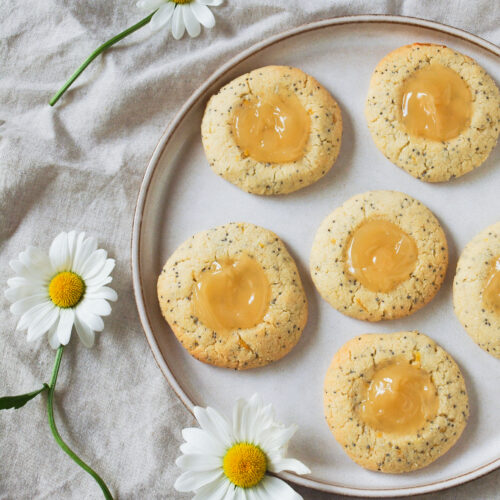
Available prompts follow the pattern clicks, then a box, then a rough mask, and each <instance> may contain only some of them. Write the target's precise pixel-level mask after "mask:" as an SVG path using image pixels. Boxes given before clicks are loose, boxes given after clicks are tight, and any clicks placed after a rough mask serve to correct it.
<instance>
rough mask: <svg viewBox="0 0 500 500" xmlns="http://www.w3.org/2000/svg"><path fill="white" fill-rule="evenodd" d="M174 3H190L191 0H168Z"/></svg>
mask: <svg viewBox="0 0 500 500" xmlns="http://www.w3.org/2000/svg"><path fill="white" fill-rule="evenodd" d="M170 1H171V2H174V3H191V2H192V1H193V0H170Z"/></svg>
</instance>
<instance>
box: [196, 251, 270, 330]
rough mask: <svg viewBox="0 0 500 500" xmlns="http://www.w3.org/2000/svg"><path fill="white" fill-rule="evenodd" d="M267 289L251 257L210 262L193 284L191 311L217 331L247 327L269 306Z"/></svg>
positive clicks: (266, 280)
mask: <svg viewBox="0 0 500 500" xmlns="http://www.w3.org/2000/svg"><path fill="white" fill-rule="evenodd" d="M270 297H271V288H270V285H269V281H268V279H267V276H266V274H265V272H264V270H263V269H262V266H261V265H260V264H259V263H258V262H257V261H256V260H255V259H253V258H252V257H249V256H248V255H241V256H240V257H238V259H236V260H231V259H221V260H219V261H215V262H213V263H212V265H211V267H210V269H208V270H206V271H204V272H203V273H202V275H201V279H200V280H199V281H198V282H197V283H196V285H195V287H194V294H193V312H194V314H195V315H196V316H197V317H198V319H199V320H200V321H201V322H202V323H203V324H204V325H205V326H207V327H208V328H211V329H213V330H215V331H217V332H224V331H228V330H235V329H237V328H251V327H253V326H255V325H257V324H259V323H260V322H261V321H262V319H263V318H264V315H265V314H266V312H267V309H268V307H269V301H270Z"/></svg>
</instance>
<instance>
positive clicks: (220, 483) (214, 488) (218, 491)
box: [193, 477, 232, 500]
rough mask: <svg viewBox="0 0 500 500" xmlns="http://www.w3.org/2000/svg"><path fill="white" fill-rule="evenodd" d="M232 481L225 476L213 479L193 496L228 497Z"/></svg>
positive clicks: (205, 499) (206, 499)
mask: <svg viewBox="0 0 500 500" xmlns="http://www.w3.org/2000/svg"><path fill="white" fill-rule="evenodd" d="M231 487H232V485H231V483H230V482H229V481H228V480H227V479H226V478H225V477H223V478H221V479H219V480H217V481H213V482H212V483H209V484H207V485H205V486H202V487H201V488H200V489H199V490H198V491H197V492H196V495H195V496H194V497H193V500H223V499H225V498H226V493H227V492H228V490H229V488H231Z"/></svg>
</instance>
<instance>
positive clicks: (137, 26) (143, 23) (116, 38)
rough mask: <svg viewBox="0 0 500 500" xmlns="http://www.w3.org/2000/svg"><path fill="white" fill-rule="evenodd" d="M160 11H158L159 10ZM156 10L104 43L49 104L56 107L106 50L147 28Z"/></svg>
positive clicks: (84, 62)
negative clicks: (65, 93)
mask: <svg viewBox="0 0 500 500" xmlns="http://www.w3.org/2000/svg"><path fill="white" fill-rule="evenodd" d="M157 10H158V9H157ZM155 12H156V10H155V11H154V12H151V14H149V16H147V17H145V18H144V19H143V20H142V21H139V22H138V23H137V24H134V25H133V26H131V27H130V28H127V29H126V30H125V31H122V32H121V33H120V34H118V35H116V36H114V37H113V38H111V39H110V40H108V41H107V42H105V43H103V44H102V45H101V46H100V47H98V48H97V49H96V50H94V52H92V54H90V56H89V57H87V59H85V61H83V63H82V65H81V66H80V67H79V68H78V69H77V70H76V71H75V72H74V73H73V74H72V75H71V77H70V78H69V80H68V81H67V82H66V83H65V84H64V85H63V86H62V87H61V88H60V89H59V90H58V91H57V92H56V93H55V94H54V96H53V97H52V99H51V100H50V101H49V104H50V105H51V106H54V104H55V103H56V102H57V101H58V100H59V99H60V97H61V96H62V95H63V94H64V92H66V90H68V89H69V88H70V87H71V85H72V84H73V82H74V81H75V80H76V79H77V78H78V77H79V76H80V75H81V74H82V73H83V71H84V70H85V68H86V67H87V66H88V65H89V64H90V63H91V62H92V61H93V60H94V59H95V58H96V57H97V56H98V55H99V54H101V53H102V52H104V51H105V50H106V49H108V48H109V47H111V46H112V45H114V44H115V43H116V42H119V41H120V40H122V39H123V38H125V37H127V36H128V35H130V34H131V33H133V32H134V31H137V30H138V29H141V28H142V27H143V26H146V24H148V23H149V21H151V18H152V17H153V15H154V14H155Z"/></svg>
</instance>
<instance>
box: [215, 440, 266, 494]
mask: <svg viewBox="0 0 500 500" xmlns="http://www.w3.org/2000/svg"><path fill="white" fill-rule="evenodd" d="M222 469H223V470H224V474H226V476H227V478H228V479H229V481H231V482H232V483H233V484H234V485H236V486H239V487H240V488H252V487H253V486H255V485H256V484H259V483H260V482H261V481H262V478H263V477H264V475H265V474H266V470H267V457H266V454H265V453H264V452H263V451H262V450H261V449H260V448H259V447H258V446H256V445H254V444H250V443H237V444H235V445H233V446H232V447H231V448H229V450H227V452H226V454H225V456H224V460H223V462H222Z"/></svg>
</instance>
